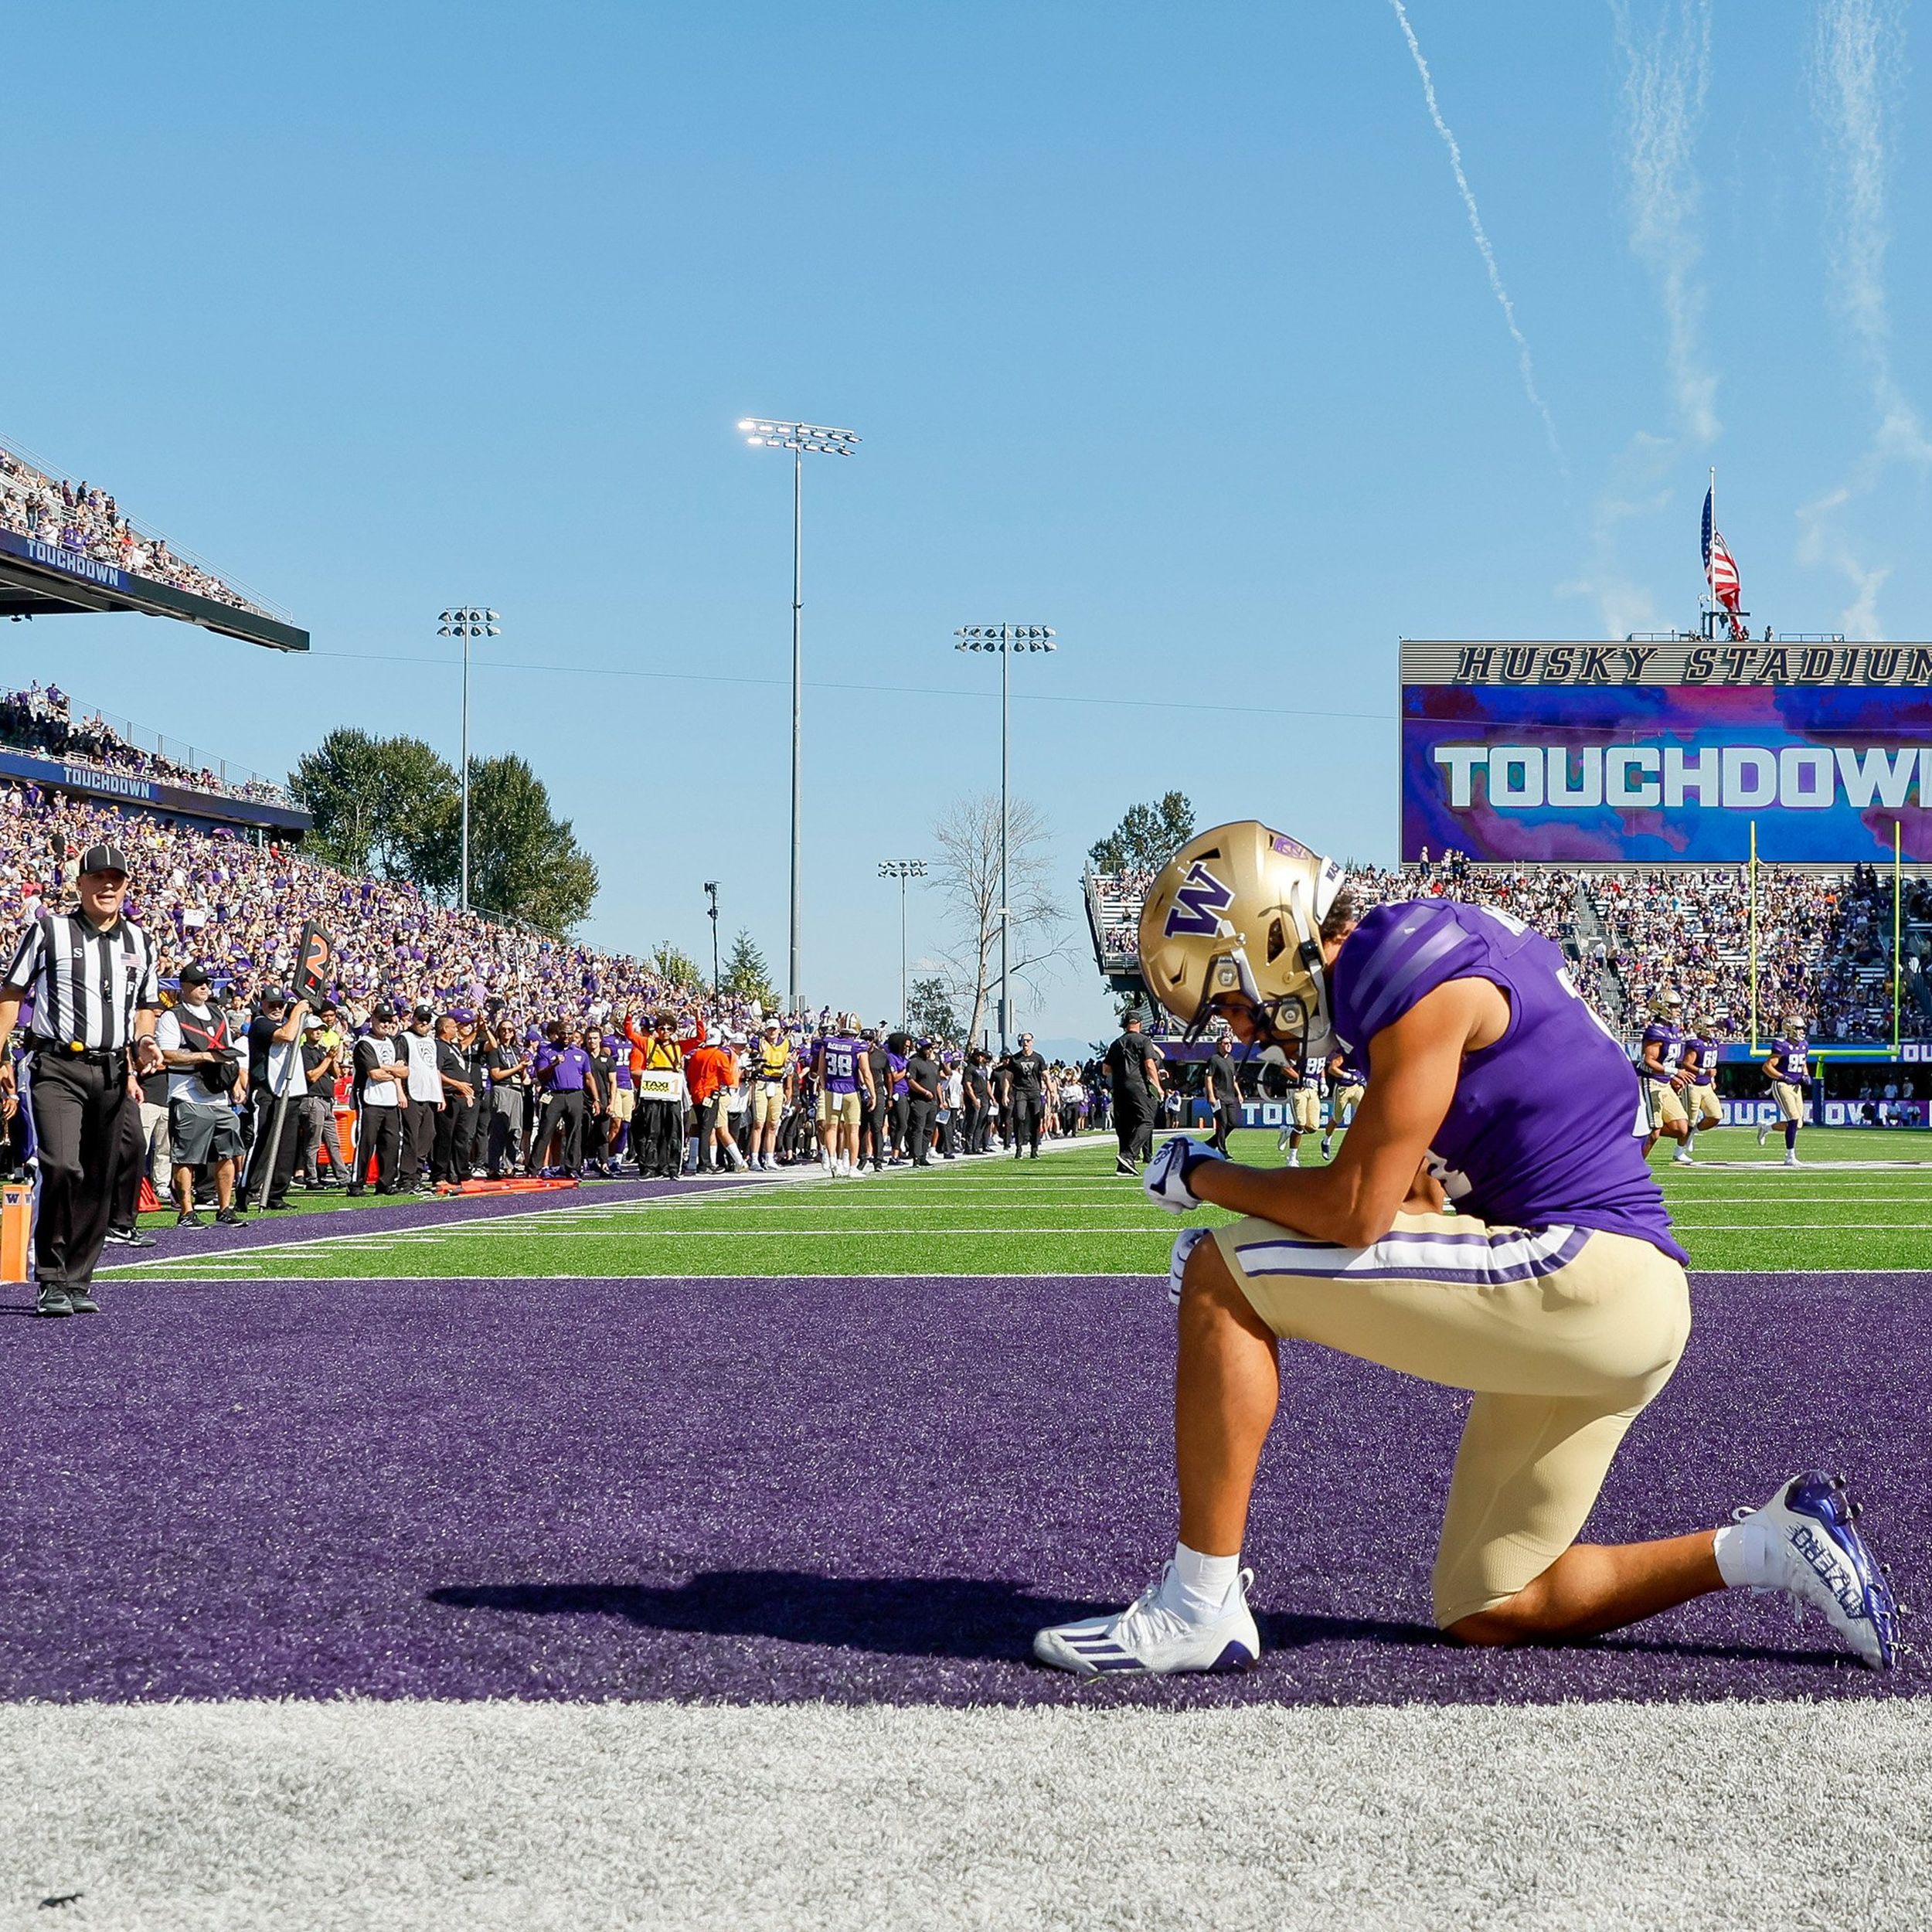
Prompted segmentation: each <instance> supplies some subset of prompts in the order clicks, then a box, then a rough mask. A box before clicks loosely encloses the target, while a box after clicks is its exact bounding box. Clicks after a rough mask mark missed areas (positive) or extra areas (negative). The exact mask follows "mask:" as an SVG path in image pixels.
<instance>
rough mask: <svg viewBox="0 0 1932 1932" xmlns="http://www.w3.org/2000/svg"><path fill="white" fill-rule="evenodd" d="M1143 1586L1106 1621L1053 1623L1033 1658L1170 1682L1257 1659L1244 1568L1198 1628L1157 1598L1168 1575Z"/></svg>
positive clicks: (1257, 1636)
mask: <svg viewBox="0 0 1932 1932" xmlns="http://www.w3.org/2000/svg"><path fill="white" fill-rule="evenodd" d="M1173 1567H1174V1566H1173V1564H1172V1563H1168V1564H1166V1565H1165V1566H1163V1567H1162V1571H1161V1573H1160V1576H1159V1577H1158V1579H1157V1580H1155V1582H1153V1583H1150V1584H1148V1587H1147V1588H1146V1589H1145V1590H1142V1591H1141V1594H1140V1595H1139V1596H1138V1597H1136V1598H1135V1599H1134V1601H1133V1602H1132V1603H1131V1604H1128V1607H1126V1609H1124V1610H1119V1611H1115V1612H1114V1614H1113V1615H1112V1616H1111V1617H1087V1618H1085V1619H1084V1620H1083V1621H1081V1622H1080V1623H1077V1624H1055V1625H1053V1628H1051V1629H1049V1630H1043V1631H1041V1632H1040V1633H1039V1635H1038V1636H1037V1637H1036V1638H1034V1639H1033V1655H1035V1656H1036V1657H1037V1658H1039V1661H1040V1662H1042V1663H1043V1664H1051V1665H1053V1668H1055V1669H1056V1670H1070V1671H1071V1672H1073V1674H1074V1675H1076V1676H1077V1677H1127V1676H1135V1675H1145V1676H1152V1677H1168V1676H1172V1675H1175V1673H1176V1672H1182V1671H1207V1672H1219V1673H1225V1672H1230V1671H1237V1670H1246V1669H1247V1668H1248V1667H1249V1665H1251V1664H1252V1663H1253V1662H1254V1661H1255V1659H1256V1658H1258V1657H1259V1656H1260V1655H1261V1633H1260V1631H1258V1630H1257V1628H1255V1624H1254V1615H1253V1612H1252V1611H1250V1609H1249V1608H1248V1585H1249V1584H1250V1583H1252V1582H1253V1580H1254V1572H1253V1570H1243V1571H1242V1572H1241V1573H1240V1576H1239V1577H1237V1578H1236V1580H1235V1584H1234V1587H1233V1589H1232V1590H1230V1591H1229V1592H1228V1595H1227V1601H1226V1604H1223V1607H1222V1610H1221V1614H1220V1615H1219V1616H1218V1617H1216V1618H1215V1619H1214V1620H1213V1622H1212V1623H1204V1624H1197V1623H1194V1622H1192V1621H1190V1620H1189V1619H1188V1618H1187V1617H1183V1616H1182V1615H1181V1614H1179V1611H1172V1610H1169V1609H1168V1607H1166V1606H1165V1604H1162V1602H1161V1601H1160V1600H1159V1598H1160V1594H1161V1588H1162V1585H1163V1584H1164V1583H1165V1582H1166V1581H1167V1577H1168V1571H1169V1570H1172V1568H1173Z"/></svg>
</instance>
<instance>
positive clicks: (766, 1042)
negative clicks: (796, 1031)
mask: <svg viewBox="0 0 1932 1932" xmlns="http://www.w3.org/2000/svg"><path fill="white" fill-rule="evenodd" d="M750 1060H751V1165H753V1167H755V1168H765V1169H767V1170H771V1169H775V1168H777V1165H778V1128H779V1124H780V1123H781V1121H783V1120H784V1117H785V1106H786V1104H787V1102H788V1101H789V1100H791V1097H792V1095H793V1094H794V1093H795V1092H796V1091H797V1090H798V1067H797V1066H796V1065H795V1064H794V1061H793V1059H792V1052H791V1042H790V1041H789V1040H787V1039H786V1038H785V1036H784V1029H783V1027H781V1026H780V1025H779V1023H778V1022H777V1020H775V1019H768V1020H767V1021H766V1022H765V1023H764V1028H763V1029H762V1030H761V1031H760V1033H759V1035H758V1039H757V1045H756V1046H753V1048H752V1049H751V1054H750Z"/></svg>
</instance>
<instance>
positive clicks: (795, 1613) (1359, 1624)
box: [429, 1570, 1443, 1661]
mask: <svg viewBox="0 0 1932 1932" xmlns="http://www.w3.org/2000/svg"><path fill="white" fill-rule="evenodd" d="M429 1600H430V1602H431V1603H434V1604H443V1605H444V1606H445V1607H448V1608H451V1609H454V1610H490V1611H504V1612H507V1613H508V1614H511V1615H513V1616H523V1617H556V1616H600V1617H622V1618H623V1619H624V1621H626V1622H627V1623H631V1624H639V1625H641V1626H642V1627H643V1628H646V1629H649V1630H664V1631H689V1632H691V1633H693V1634H699V1635H703V1636H707V1637H769V1638H777V1639H778V1640H779V1641H781V1642H784V1643H788V1644H816V1645H823V1646H825V1647H827V1648H832V1649H838V1650H864V1651H877V1652H879V1653H880V1654H882V1655H886V1656H894V1657H947V1658H958V1659H962V1660H967V1661H975V1660H995V1659H1006V1660H1016V1659H1021V1658H1028V1657H1030V1656H1031V1655H1032V1641H1033V1632H1034V1631H1036V1630H1038V1629H1039V1628H1041V1626H1042V1625H1043V1624H1063V1623H1066V1622H1068V1621H1071V1620H1072V1619H1073V1618H1074V1617H1097V1616H1100V1615H1103V1614H1105V1613H1107V1612H1108V1611H1115V1610H1117V1609H1119V1607H1120V1605H1119V1604H1118V1603H1094V1602H1087V1601H1085V1600H1081V1599H1080V1598H1077V1597H1046V1596H1036V1595H1035V1594H1032V1592H1030V1591H1029V1590H1024V1589H1022V1587H1020V1586H1019V1585H1018V1584H1017V1583H1002V1582H998V1581H996V1580H993V1579H991V1578H986V1577H816V1576H813V1575H811V1574H810V1573H808V1572H806V1571H803V1570H706V1571H703V1572H701V1573H699V1575H697V1576H696V1577H692V1579H691V1580H690V1581H689V1583H680V1584H678V1585H675V1586H672V1587H653V1586H651V1585H649V1584H644V1583H494V1584H488V1583H486V1584H473V1585H454V1584H453V1585H448V1586H446V1587H444V1588H442V1589H440V1590H431V1591H430V1592H429ZM1260 1624H1261V1630H1262V1638H1263V1641H1264V1643H1265V1645H1267V1648H1269V1649H1270V1650H1271V1651H1284V1650H1295V1649H1299V1648H1303V1647H1304V1646H1305V1645H1310V1644H1316V1643H1323V1642H1335V1641H1348V1640H1351V1639H1352V1640H1355V1641H1366V1642H1370V1643H1377V1644H1400V1645H1412V1644H1439V1643H1440V1642H1441V1641H1443V1639H1442V1638H1441V1637H1440V1635H1439V1634H1437V1632H1436V1631H1434V1630H1433V1629H1430V1628H1428V1627H1427V1626H1426V1625H1424V1624H1398V1623H1390V1622H1387V1621H1383V1620H1380V1619H1377V1618H1374V1617H1321V1616H1313V1615H1296V1614H1284V1615H1276V1616H1264V1617H1262V1618H1261V1619H1260Z"/></svg>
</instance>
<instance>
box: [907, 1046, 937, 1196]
mask: <svg viewBox="0 0 1932 1932" xmlns="http://www.w3.org/2000/svg"><path fill="white" fill-rule="evenodd" d="M944 1078H945V1076H944V1073H941V1072H940V1066H939V1063H938V1061H937V1060H934V1058H933V1043H932V1042H931V1041H930V1040H929V1039H923V1040H921V1041H920V1043H919V1044H918V1046H917V1047H915V1048H914V1049H913V1054H912V1057H911V1058H910V1060H907V1061H906V1103H907V1104H906V1138H907V1140H909V1141H910V1142H911V1144H912V1153H913V1166H914V1167H930V1166H931V1165H932V1164H933V1158H932V1157H933V1114H934V1111H935V1110H936V1109H937V1107H938V1105H939V1094H940V1081H941V1080H944Z"/></svg>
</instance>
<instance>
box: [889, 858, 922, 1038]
mask: <svg viewBox="0 0 1932 1932" xmlns="http://www.w3.org/2000/svg"><path fill="white" fill-rule="evenodd" d="M925 876H926V862H925V860H924V859H881V860H880V861H879V877H880V878H881V879H897V880H898V881H899V1025H900V1030H901V1031H902V1032H910V1031H911V1030H912V1023H913V1020H912V1011H911V1007H910V1003H909V1002H908V1001H907V999H906V880H908V879H923V878H924V877H925Z"/></svg>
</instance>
